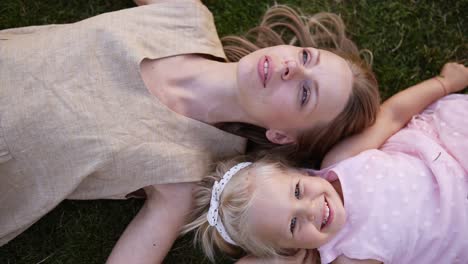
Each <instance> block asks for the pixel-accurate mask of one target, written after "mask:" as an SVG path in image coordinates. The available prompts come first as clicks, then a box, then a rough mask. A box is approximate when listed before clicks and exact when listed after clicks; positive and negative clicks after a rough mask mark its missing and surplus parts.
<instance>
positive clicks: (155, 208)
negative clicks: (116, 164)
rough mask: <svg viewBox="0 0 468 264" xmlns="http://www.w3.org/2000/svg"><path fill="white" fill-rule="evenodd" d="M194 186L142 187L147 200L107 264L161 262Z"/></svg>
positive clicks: (188, 209)
mask: <svg viewBox="0 0 468 264" xmlns="http://www.w3.org/2000/svg"><path fill="white" fill-rule="evenodd" d="M193 187H194V184H193V183H176V184H164V185H156V186H151V187H148V188H145V191H146V193H147V196H148V198H147V200H146V202H145V204H144V205H143V207H142V208H141V210H140V211H139V212H138V214H137V216H136V217H135V218H134V219H133V220H132V222H131V223H130V224H129V225H128V227H127V228H126V229H125V232H124V233H123V234H122V236H121V237H120V239H119V241H118V242H117V244H116V245H115V247H114V249H113V250H112V253H111V255H110V256H109V258H108V259H107V263H110V264H115V263H122V264H127V263H135V264H144V263H148V264H149V263H162V262H163V260H164V257H165V256H166V254H167V252H169V250H170V249H171V246H172V244H173V243H174V241H175V240H176V238H177V236H178V235H179V231H180V228H181V227H182V225H183V224H184V223H185V220H186V216H187V214H188V213H189V211H190V209H191V206H192V188H193Z"/></svg>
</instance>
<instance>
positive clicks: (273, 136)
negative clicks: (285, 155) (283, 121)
mask: <svg viewBox="0 0 468 264" xmlns="http://www.w3.org/2000/svg"><path fill="white" fill-rule="evenodd" d="M265 136H266V137H267V138H268V140H269V141H271V142H273V143H275V144H279V145H285V144H291V143H295V142H296V138H295V137H293V136H292V135H289V134H288V133H286V132H284V131H281V130H277V129H268V130H267V131H266V132H265Z"/></svg>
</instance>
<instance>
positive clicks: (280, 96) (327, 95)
mask: <svg viewBox="0 0 468 264" xmlns="http://www.w3.org/2000/svg"><path fill="white" fill-rule="evenodd" d="M237 82H238V87H239V99H240V104H241V106H242V108H243V110H244V112H246V113H247V115H248V117H249V118H250V119H251V120H252V122H253V123H254V124H256V125H259V126H262V127H265V128H267V129H269V130H272V131H280V132H283V133H285V134H286V135H288V136H290V137H291V138H293V139H294V140H295V139H296V138H297V136H298V135H299V133H301V132H303V131H306V130H308V129H311V128H313V127H314V126H315V125H317V124H319V123H327V122H330V121H331V120H333V119H334V118H335V117H336V116H337V115H338V114H339V113H340V112H341V111H342V110H343V109H344V106H345V104H346V103H347V101H348V98H349V95H350V93H351V89H352V82H353V75H352V72H351V69H350V67H349V65H348V63H347V62H346V61H345V60H344V59H343V58H341V57H339V56H337V55H335V54H333V53H331V52H328V51H325V50H319V49H315V48H300V47H295V46H289V45H281V46H274V47H270V48H265V49H261V50H258V51H255V52H253V53H251V54H249V55H247V56H245V57H243V58H242V59H241V60H240V61H239V64H238V70H237ZM267 137H268V132H267ZM269 139H270V140H271V138H270V137H269ZM271 141H273V140H271ZM273 142H274V141H273ZM275 143H278V142H275ZM280 143H281V142H280ZM286 143H290V142H286Z"/></svg>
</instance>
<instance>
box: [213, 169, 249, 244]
mask: <svg viewBox="0 0 468 264" xmlns="http://www.w3.org/2000/svg"><path fill="white" fill-rule="evenodd" d="M250 164H252V162H241V163H239V164H237V165H236V166H234V167H232V168H230V169H229V170H228V171H227V172H226V173H225V174H224V175H223V177H222V178H221V180H220V181H219V182H218V181H216V182H215V183H214V185H213V189H212V190H211V201H210V210H208V215H207V216H206V218H207V219H208V223H210V225H211V226H214V227H216V230H218V232H219V234H220V235H221V237H223V239H224V240H225V241H226V242H228V243H230V244H232V245H237V244H236V243H235V242H234V241H233V240H232V239H231V237H230V236H229V235H228V233H227V231H226V228H224V225H223V222H222V221H221V219H219V213H218V208H219V198H220V197H221V193H222V192H223V190H224V187H225V186H226V184H227V183H228V182H229V180H230V179H231V178H232V176H234V175H235V174H236V173H237V172H238V171H240V170H242V169H243V168H245V167H247V166H249V165H250Z"/></svg>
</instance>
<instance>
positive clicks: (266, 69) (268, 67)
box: [257, 56, 273, 88]
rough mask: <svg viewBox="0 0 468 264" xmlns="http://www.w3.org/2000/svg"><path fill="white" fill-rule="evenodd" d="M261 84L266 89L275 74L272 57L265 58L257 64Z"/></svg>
mask: <svg viewBox="0 0 468 264" xmlns="http://www.w3.org/2000/svg"><path fill="white" fill-rule="evenodd" d="M257 72H258V76H259V78H260V83H261V84H262V85H263V87H264V88H265V87H266V85H267V83H268V81H269V80H270V79H271V76H272V73H273V62H272V59H271V57H270V56H263V57H262V58H261V59H260V60H259V61H258V64H257Z"/></svg>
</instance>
